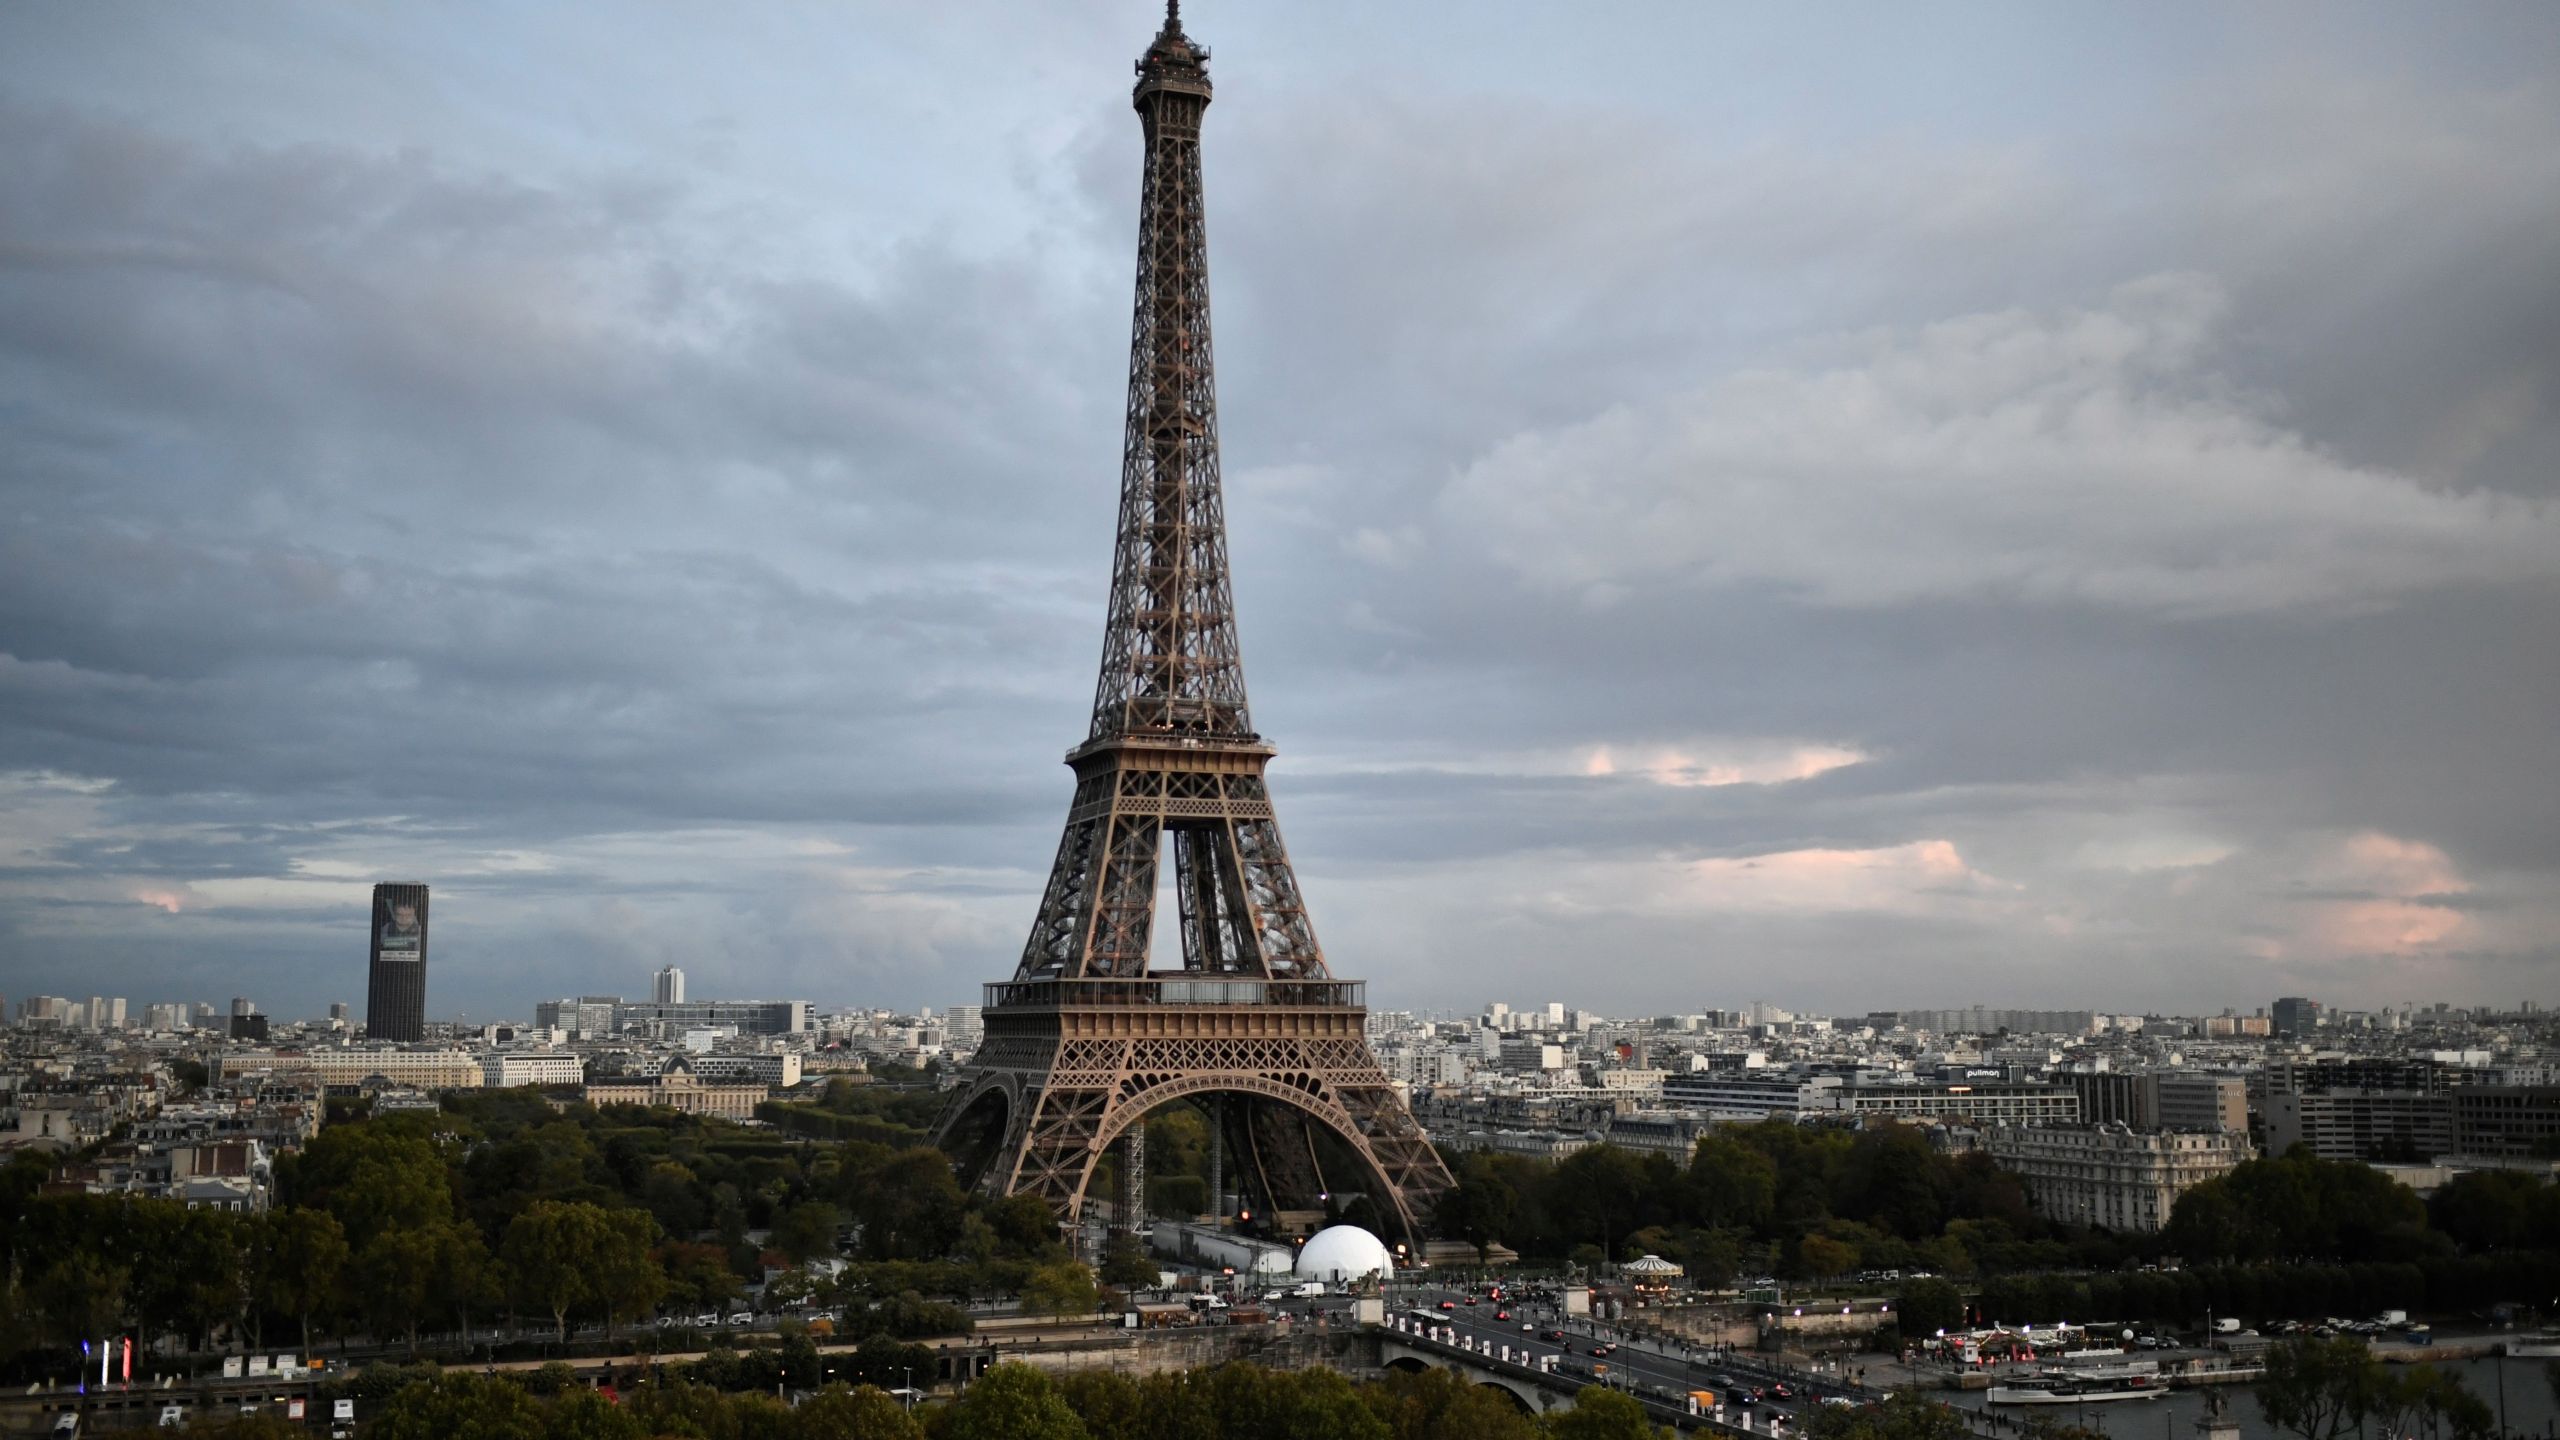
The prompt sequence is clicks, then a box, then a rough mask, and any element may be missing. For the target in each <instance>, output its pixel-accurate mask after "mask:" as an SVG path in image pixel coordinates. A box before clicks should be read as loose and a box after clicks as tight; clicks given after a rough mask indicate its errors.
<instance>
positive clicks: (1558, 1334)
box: [1538, 1330, 1564, 1341]
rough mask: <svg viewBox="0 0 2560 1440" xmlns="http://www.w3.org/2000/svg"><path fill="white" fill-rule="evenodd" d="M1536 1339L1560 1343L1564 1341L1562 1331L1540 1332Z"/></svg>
mask: <svg viewBox="0 0 2560 1440" xmlns="http://www.w3.org/2000/svg"><path fill="white" fill-rule="evenodd" d="M1538 1338H1539V1339H1541V1340H1557V1341H1561V1340H1563V1339H1564V1332H1563V1331H1562V1330H1542V1331H1540V1332H1539V1333H1538Z"/></svg>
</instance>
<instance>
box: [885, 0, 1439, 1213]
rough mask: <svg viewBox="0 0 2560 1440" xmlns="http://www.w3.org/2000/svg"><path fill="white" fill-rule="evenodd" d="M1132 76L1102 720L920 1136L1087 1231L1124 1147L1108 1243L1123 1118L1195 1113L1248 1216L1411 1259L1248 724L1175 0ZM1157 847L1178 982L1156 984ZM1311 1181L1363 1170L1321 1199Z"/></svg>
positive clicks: (1127, 1156) (1417, 1163) (1200, 59)
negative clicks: (1129, 248) (1130, 290)
mask: <svg viewBox="0 0 2560 1440" xmlns="http://www.w3.org/2000/svg"><path fill="white" fill-rule="evenodd" d="M1137 76H1138V80H1137V85H1136V87H1135V89H1134V90H1133V91H1132V93H1131V101H1132V103H1133V104H1134V105H1135V106H1136V108H1137V112H1138V118H1139V124H1140V128H1141V130H1142V132H1143V133H1144V137H1145V149H1146V158H1145V166H1144V169H1143V170H1142V172H1141V176H1140V182H1139V191H1138V217H1139V223H1138V268H1137V287H1136V296H1135V304H1134V306H1133V313H1132V318H1131V321H1130V337H1129V401H1128V408H1127V412H1126V428H1125V432H1124V443H1123V446H1122V452H1121V466H1120V503H1119V524H1118V527H1117V535H1116V538H1115V540H1114V544H1113V549H1112V562H1111V592H1110V597H1109V601H1108V603H1107V605H1106V607H1105V619H1104V623H1103V642H1102V666H1101V672H1100V674H1099V675H1098V676H1097V678H1096V680H1095V683H1094V695H1093V723H1092V727H1091V729H1090V731H1089V732H1088V733H1087V735H1086V737H1085V739H1084V742H1083V743H1082V744H1080V745H1078V746H1077V747H1076V748H1075V749H1073V750H1071V751H1069V752H1068V753H1067V764H1068V766H1069V768H1071V769H1072V770H1074V772H1075V776H1076V788H1075V795H1074V798H1073V799H1071V800H1070V801H1069V802H1068V807H1067V823H1066V832H1065V835H1064V836H1063V837H1062V838H1061V840H1060V841H1059V845H1058V854H1057V859H1056V860H1055V862H1054V863H1053V864H1052V866H1051V868H1050V872H1049V883H1048V885H1047V887H1046V889H1045V891H1044V892H1043V894H1042V896H1041V899H1040V909H1039V913H1038V915H1037V917H1036V918H1035V919H1034V920H1033V922H1032V926H1031V935H1030V938H1029V940H1028V941H1027V942H1026V943H1025V944H1024V946H1023V951H1022V958H1021V961H1020V963H1019V964H1018V965H1017V966H1016V967H1015V970H1014V975H1013V979H1011V980H1010V981H1004V982H999V983H996V984H991V985H989V986H988V987H987V995H986V1006H985V1009H984V1011H983V1020H984V1026H985V1038H984V1042H983V1044H982V1045H981V1046H980V1048H979V1050H978V1053H977V1056H976V1058H975V1061H974V1062H973V1065H972V1068H971V1069H970V1071H969V1073H968V1074H967V1075H966V1076H965V1077H964V1079H963V1081H962V1083H961V1086H960V1088H959V1089H958V1091H957V1092H956V1093H955V1095H954V1097H953V1102H952V1104H951V1106H950V1108H949V1109H948V1110H947V1111H946V1112H945V1114H944V1117H943V1120H942V1123H941V1125H940V1126H939V1127H938V1128H937V1130H936V1140H937V1142H938V1143H940V1144H942V1145H943V1146H944V1148H945V1149H946V1150H948V1151H950V1152H951V1153H952V1154H953V1156H954V1158H955V1160H956V1161H957V1162H958V1163H959V1165H960V1166H961V1168H962V1170H963V1172H964V1177H965V1178H968V1179H970V1180H972V1181H973V1183H975V1184H977V1185H978V1186H979V1187H980V1188H982V1189H984V1190H986V1191H988V1192H989V1193H993V1194H1000V1195H1012V1194H1024V1193H1028V1194H1036V1195H1038V1196H1040V1197H1041V1198H1042V1199H1043V1200H1045V1201H1047V1202H1048V1203H1049V1206H1050V1208H1051V1210H1052V1212H1053V1213H1054V1214H1055V1215H1056V1216H1057V1218H1058V1220H1059V1222H1060V1223H1061V1224H1064V1225H1071V1226H1079V1227H1080V1225H1081V1222H1082V1220H1083V1214H1084V1207H1085V1204H1086V1190H1087V1187H1088V1186H1089V1184H1090V1183H1091V1181H1092V1178H1093V1175H1094V1170H1095V1167H1096V1165H1097V1163H1098V1162H1099V1161H1100V1160H1101V1158H1102V1156H1103V1154H1104V1152H1105V1151H1106V1150H1108V1149H1110V1148H1111V1147H1112V1146H1114V1145H1115V1144H1118V1145H1120V1146H1121V1147H1122V1155H1121V1161H1120V1164H1119V1166H1118V1167H1117V1168H1118V1170H1119V1174H1120V1177H1121V1180H1122V1182H1123V1183H1122V1185H1121V1186H1120V1187H1119V1196H1118V1201H1119V1203H1117V1204H1115V1205H1114V1207H1113V1211H1114V1215H1113V1222H1114V1224H1115V1226H1118V1227H1122V1228H1127V1229H1134V1228H1135V1226H1136V1225H1137V1224H1138V1223H1139V1220H1140V1219H1141V1218H1142V1217H1140V1216H1138V1215H1135V1214H1133V1213H1132V1212H1133V1210H1141V1209H1143V1208H1144V1197H1143V1196H1142V1195H1139V1196H1134V1197H1133V1196H1131V1194H1130V1193H1129V1192H1130V1190H1131V1186H1130V1184H1129V1183H1128V1182H1129V1180H1130V1177H1131V1176H1133V1175H1134V1174H1136V1173H1138V1172H1140V1171H1141V1170H1142V1169H1143V1159H1142V1154H1143V1152H1142V1151H1137V1152H1135V1153H1132V1152H1133V1150H1134V1149H1135V1146H1136V1145H1142V1144H1143V1138H1142V1137H1143V1135H1144V1129H1143V1127H1142V1126H1141V1125H1140V1124H1139V1122H1140V1121H1142V1120H1143V1119H1144V1118H1145V1117H1146V1115H1147V1113H1148V1112H1149V1111H1152V1110H1156V1109H1159V1108H1161V1107H1163V1106H1165V1105H1169V1104H1172V1103H1175V1102H1178V1101H1179V1102H1189V1103H1194V1104H1199V1105H1201V1106H1202V1108H1203V1109H1204V1110H1207V1111H1208V1113H1210V1114H1211V1115H1213V1116H1218V1117H1222V1118H1221V1119H1219V1120H1218V1121H1217V1122H1215V1123H1218V1124H1219V1125H1220V1127H1221V1128H1220V1139H1221V1140H1222V1141H1223V1142H1225V1148H1226V1150H1227V1153H1228V1154H1229V1156H1230V1157H1231V1159H1232V1162H1233V1163H1232V1168H1233V1169H1234V1170H1235V1171H1236V1172H1237V1180H1238V1182H1239V1183H1237V1184H1236V1185H1235V1186H1234V1187H1233V1188H1235V1189H1236V1190H1237V1191H1238V1192H1239V1193H1241V1194H1243V1195H1244V1196H1245V1197H1246V1202H1245V1206H1244V1208H1246V1209H1255V1208H1257V1207H1258V1208H1259V1210H1260V1211H1261V1212H1263V1213H1265V1214H1271V1213H1282V1212H1287V1211H1290V1210H1296V1211H1299V1212H1300V1213H1304V1212H1306V1211H1309V1210H1313V1209H1315V1208H1316V1207H1317V1206H1318V1205H1320V1204H1321V1199H1322V1197H1323V1196H1324V1195H1326V1194H1327V1193H1328V1192H1329V1191H1334V1192H1339V1191H1350V1190H1360V1191H1363V1192H1365V1193H1366V1194H1367V1195H1368V1196H1369V1198H1370V1200H1371V1203H1372V1204H1373V1205H1374V1206H1375V1207H1376V1209H1377V1211H1378V1213H1379V1214H1380V1215H1381V1216H1382V1217H1384V1219H1385V1221H1386V1223H1387V1225H1388V1227H1389V1228H1390V1229H1398V1230H1401V1231H1402V1232H1403V1234H1404V1235H1405V1237H1406V1238H1408V1239H1410V1240H1411V1241H1412V1242H1413V1243H1414V1246H1415V1247H1416V1248H1417V1249H1418V1248H1419V1245H1420V1242H1421V1240H1422V1238H1423V1228H1424V1224H1425V1220H1426V1217H1427V1213H1428V1210H1429V1206H1430V1202H1431V1201H1432V1199H1433V1198H1434V1197H1436V1196H1437V1195H1438V1194H1439V1193H1440V1192H1442V1191H1444V1190H1446V1189H1448V1188H1449V1185H1450V1183H1451V1182H1450V1178H1449V1172H1448V1169H1447V1167H1445V1166H1444V1165H1443V1164H1442V1163H1441V1161H1440V1157H1439V1155H1438V1154H1437V1153H1436V1152H1435V1151H1433V1149H1432V1148H1431V1144H1430V1141H1429V1138H1428V1137H1427V1136H1425V1135H1424V1134H1423V1132H1422V1129H1421V1127H1420V1126H1418V1125H1417V1124H1415V1122H1414V1119H1413V1116H1412V1113H1411V1112H1410V1111H1409V1110H1408V1109H1407V1108H1406V1106H1405V1103H1404V1100H1403V1097H1402V1096H1401V1095H1399V1094H1398V1093H1397V1091H1396V1089H1395V1088H1394V1086H1393V1085H1392V1084H1391V1083H1390V1082H1389V1081H1388V1079H1387V1077H1386V1074H1385V1072H1384V1071H1382V1070H1381V1069H1380V1068H1379V1065H1378V1061H1377V1057H1376V1056H1375V1055H1374V1054H1372V1053H1371V1051H1370V1049H1369V1043H1368V1039H1367V1036H1366V1032H1365V1021H1366V1018H1367V1014H1368V1012H1367V1008H1366V1001H1365V995H1364V990H1363V987H1362V985H1361V984H1360V983H1359V982H1358V981H1353V980H1343V979H1340V978H1337V977H1335V976H1334V975H1333V974H1332V973H1331V971H1330V970H1329V969H1328V967H1327V966H1326V964H1325V957H1324V951H1323V950H1322V948H1321V947H1319V946H1318V945H1317V943H1316V936H1315V927H1314V925H1313V923H1312V922H1311V921H1310V920H1309V918H1308V915H1307V906H1306V901H1305V898H1304V897H1303V896H1302V895H1301V893H1300V892H1299V888H1298V881H1297V876H1296V874H1295V872H1294V871H1293V870H1292V869H1291V868H1290V864H1289V855H1288V851H1287V850H1286V849H1285V848H1284V847H1283V846H1282V845H1281V843H1280V826H1279V822H1278V820H1277V818H1276V815H1275V812H1274V811H1273V809H1272V804H1271V796H1270V792H1269V790H1268V788H1267V786H1266V785H1265V783H1264V775H1263V772H1264V770H1265V768H1266V767H1267V766H1268V765H1269V764H1270V761H1271V757H1272V754H1273V753H1274V752H1273V750H1272V747H1271V746H1270V745H1268V744H1266V743H1265V742H1264V741H1263V739H1262V737H1261V736H1260V735H1259V734H1257V733H1255V731H1254V729H1253V723H1252V718H1251V715H1250V712H1249V710H1248V708H1247V706H1246V702H1245V685H1244V657H1243V653H1242V651H1241V650H1240V648H1239V647H1238V645H1237V643H1236V623H1235V599H1234V593H1233V589H1232V587H1231V586H1230V584H1229V582H1228V571H1227V524H1226V512H1225V497H1224V491H1223V488H1222V486H1221V484H1220V480H1219V473H1218V398H1217V385H1216V373H1215V366H1214V364H1213V362H1212V355H1211V346H1210V336H1209V243H1208V229H1207V221H1206V211H1205V208H1204V206H1203V204H1202V199H1201V196H1202V191H1201V182H1200V123H1201V118H1202V116H1203V115H1204V114H1205V113H1206V112H1207V110H1208V108H1209V99H1210V86H1209V50H1208V47H1206V46H1203V45H1200V44H1197V43H1195V42H1194V41H1193V40H1192V39H1191V38H1190V37H1189V36H1188V35H1186V34H1184V33H1183V30H1182V9H1181V5H1180V3H1179V0H1168V3H1167V5H1166V7H1165V22H1164V28H1163V29H1162V30H1160V31H1158V32H1157V34H1156V36H1155V38H1154V39H1153V40H1151V41H1149V42H1148V45H1147V49H1146V52H1145V53H1144V54H1143V55H1141V56H1140V57H1139V59H1138V62H1137ZM1167 836H1170V837H1171V838H1172V845H1171V847H1170V848H1171V849H1172V851H1173V869H1174V886H1173V889H1174V894H1175V896H1176V897H1177V900H1176V910H1177V912H1178V913H1177V916H1176V917H1175V918H1176V920H1177V922H1178V924H1179V927H1180V931H1181V939H1182V963H1181V968H1179V969H1177V970H1151V969H1150V968H1149V955H1150V953H1151V951H1152V948H1153V943H1154V938H1155V926H1156V920H1157V916H1156V886H1157V880H1158V875H1159V872H1160V870H1161V868H1162V858H1163V851H1164V849H1165V848H1166V846H1165V843H1164V842H1165V838H1166V837H1167ZM1213 1098H1214V1103H1211V1102H1212V1100H1213ZM1328 1163H1334V1164H1336V1165H1337V1166H1341V1165H1344V1164H1346V1163H1347V1166H1348V1167H1349V1168H1350V1169H1354V1170H1357V1171H1359V1172H1363V1173H1362V1174H1361V1176H1360V1178H1359V1179H1358V1180H1356V1181H1354V1180H1352V1179H1350V1178H1349V1176H1347V1175H1345V1174H1343V1173H1342V1171H1341V1170H1340V1169H1337V1172H1336V1176H1335V1181H1336V1182H1337V1183H1330V1184H1329V1183H1328V1181H1327V1178H1326V1172H1325V1166H1326V1165H1327V1164H1328ZM1217 1203H1218V1202H1217V1201H1216V1199H1215V1198H1214V1197H1213V1200H1212V1204H1213V1205H1215V1204H1217ZM1220 1219H1221V1221H1222V1222H1223V1219H1224V1217H1220ZM1077 1233H1078V1234H1079V1235H1080V1234H1081V1230H1080V1229H1079V1230H1078V1231H1077Z"/></svg>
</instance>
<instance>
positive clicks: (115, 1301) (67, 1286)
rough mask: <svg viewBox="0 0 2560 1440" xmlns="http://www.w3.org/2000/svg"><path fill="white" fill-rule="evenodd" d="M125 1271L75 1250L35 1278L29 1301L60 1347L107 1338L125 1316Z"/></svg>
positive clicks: (118, 1266)
mask: <svg viewBox="0 0 2560 1440" xmlns="http://www.w3.org/2000/svg"><path fill="white" fill-rule="evenodd" d="M126 1279H127V1276H126V1272H125V1269H124V1267H123V1266H121V1265H110V1264H108V1263H107V1262H106V1261H105V1260H103V1259H100V1258H99V1257H98V1256H97V1255H96V1254H94V1253H93V1252H91V1251H87V1250H74V1251H72V1252H71V1253H70V1254H68V1255H65V1256H63V1257H62V1258H61V1259H59V1260H57V1261H55V1262H53V1264H52V1265H51V1266H49V1267H47V1269H46V1270H45V1272H44V1273H43V1274H42V1275H40V1276H38V1277H37V1278H36V1282H35V1285H34V1287H33V1289H32V1293H31V1296H30V1298H31V1299H33V1300H34V1302H35V1311H36V1314H37V1315H39V1316H41V1317H42V1318H43V1321H44V1329H45V1332H46V1333H47V1334H48V1335H49V1336H51V1337H52V1339H53V1341H54V1343H55V1344H57V1345H62V1346H66V1347H68V1346H74V1345H78V1344H79V1343H80V1342H81V1341H83V1340H96V1339H101V1338H103V1337H105V1336H106V1335H108V1334H110V1333H112V1332H113V1331H114V1330H115V1329H116V1322H117V1321H119V1320H121V1319H122V1318H123V1317H124V1302H125V1284H126Z"/></svg>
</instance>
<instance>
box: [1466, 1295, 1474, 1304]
mask: <svg viewBox="0 0 2560 1440" xmlns="http://www.w3.org/2000/svg"><path fill="white" fill-rule="evenodd" d="M1467 1303H1468V1304H1470V1305H1473V1304H1474V1303H1476V1297H1474V1296H1473V1295H1470V1296H1468V1297H1467Z"/></svg>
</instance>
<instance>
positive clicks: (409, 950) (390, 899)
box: [373, 894, 427, 960]
mask: <svg viewBox="0 0 2560 1440" xmlns="http://www.w3.org/2000/svg"><path fill="white" fill-rule="evenodd" d="M426 938H427V914H426V902H425V900H424V899H423V898H421V897H418V896H411V895H381V894H377V895H375V896H374V898H373V948H374V951H375V953H377V954H379V955H381V956H382V957H383V958H384V959H386V960H414V959H416V958H417V957H418V951H419V949H420V947H421V946H423V945H424V944H425V943H426Z"/></svg>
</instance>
